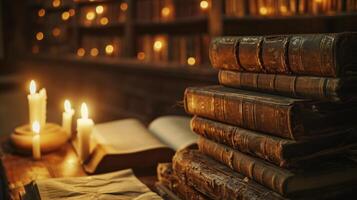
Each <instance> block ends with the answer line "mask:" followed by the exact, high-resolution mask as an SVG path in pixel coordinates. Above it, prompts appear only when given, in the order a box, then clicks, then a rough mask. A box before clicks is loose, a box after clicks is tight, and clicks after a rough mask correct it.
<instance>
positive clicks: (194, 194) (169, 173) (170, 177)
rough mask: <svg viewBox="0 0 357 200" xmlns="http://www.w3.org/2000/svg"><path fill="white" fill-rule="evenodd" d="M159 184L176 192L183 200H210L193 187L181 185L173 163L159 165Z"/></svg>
mask: <svg viewBox="0 0 357 200" xmlns="http://www.w3.org/2000/svg"><path fill="white" fill-rule="evenodd" d="M157 175H158V180H159V182H160V183H161V184H162V185H164V186H165V187H167V188H168V189H169V190H171V191H172V192H174V193H175V194H176V195H177V196H178V197H180V198H181V199H187V200H206V199H207V200H208V199H209V198H208V197H206V196H204V195H203V194H201V193H200V192H198V191H196V190H195V189H194V188H193V187H191V186H189V185H186V184H184V183H181V182H180V180H179V178H178V177H177V176H176V175H175V173H174V172H173V169H172V164H171V163H159V164H158V166H157Z"/></svg>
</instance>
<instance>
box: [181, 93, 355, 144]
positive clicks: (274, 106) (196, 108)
mask: <svg viewBox="0 0 357 200" xmlns="http://www.w3.org/2000/svg"><path fill="white" fill-rule="evenodd" d="M184 103H185V109H186V112H187V113H190V114H194V115H198V116H201V117H206V118H209V119H213V120H217V121H220V122H225V123H228V124H233V125H237V126H239V127H242V128H246V129H251V130H256V131H261V132H265V133H268V134H271V135H275V136H279V137H282V138H288V139H295V140H300V139H308V138H309V139H310V138H314V137H320V136H321V135H324V134H329V133H331V132H333V131H336V130H338V129H341V128H343V129H345V128H346V126H351V125H354V123H355V122H354V116H355V112H356V106H355V105H354V103H350V104H337V103H328V102H325V103H323V102H317V101H311V100H307V99H295V98H289V97H283V96H277V95H271V94H265V93H258V92H252V91H245V90H239V89H233V88H227V87H223V86H208V87H189V88H187V89H186V91H185V99H184Z"/></svg>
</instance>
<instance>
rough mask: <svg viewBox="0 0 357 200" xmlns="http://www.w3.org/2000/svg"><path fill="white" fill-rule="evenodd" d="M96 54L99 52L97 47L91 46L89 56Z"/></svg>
mask: <svg viewBox="0 0 357 200" xmlns="http://www.w3.org/2000/svg"><path fill="white" fill-rule="evenodd" d="M98 54H99V51H98V49H97V48H92V49H91V50H90V55H91V56H93V57H95V56H97V55H98Z"/></svg>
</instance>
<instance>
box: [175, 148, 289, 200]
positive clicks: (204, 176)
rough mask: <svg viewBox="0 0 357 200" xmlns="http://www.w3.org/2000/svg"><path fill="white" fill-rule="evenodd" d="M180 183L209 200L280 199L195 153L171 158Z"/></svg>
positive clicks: (185, 152)
mask: <svg viewBox="0 0 357 200" xmlns="http://www.w3.org/2000/svg"><path fill="white" fill-rule="evenodd" d="M173 169H174V171H175V173H176V174H177V176H178V178H179V179H180V181H182V182H184V183H186V184H188V185H190V186H191V187H194V188H195V189H196V190H198V191H200V192H201V193H203V194H205V195H206V196H208V197H209V198H211V199H227V200H231V199H232V200H233V199H234V200H236V199H242V200H248V199H266V200H269V199H284V198H283V197H281V196H280V195H279V194H277V193H275V192H273V191H270V190H268V189H266V188H265V187H263V186H261V185H259V184H257V183H256V182H254V181H252V180H250V179H248V178H245V177H244V176H242V175H241V174H239V173H236V172H234V171H233V170H231V169H229V168H228V167H226V166H224V165H222V164H219V163H217V162H216V161H214V160H212V159H211V158H208V157H207V156H205V155H203V154H201V153H200V152H198V151H194V150H193V151H180V152H177V153H176V155H175V156H174V158H173Z"/></svg>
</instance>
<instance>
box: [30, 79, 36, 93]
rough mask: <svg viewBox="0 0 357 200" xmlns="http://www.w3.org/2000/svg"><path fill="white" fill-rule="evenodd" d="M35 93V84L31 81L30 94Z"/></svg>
mask: <svg viewBox="0 0 357 200" xmlns="http://www.w3.org/2000/svg"><path fill="white" fill-rule="evenodd" d="M35 93H36V82H35V81H34V80H31V82H30V94H35Z"/></svg>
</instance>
